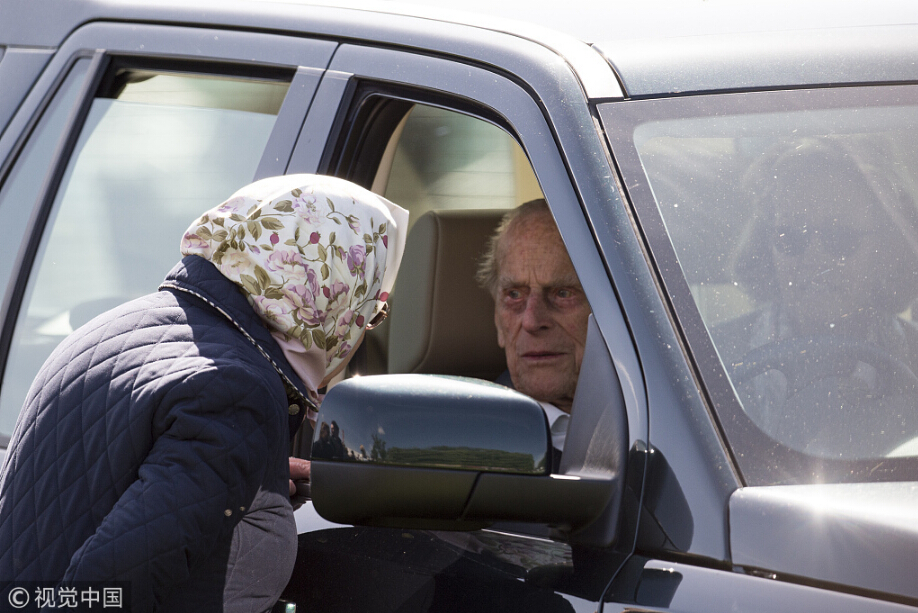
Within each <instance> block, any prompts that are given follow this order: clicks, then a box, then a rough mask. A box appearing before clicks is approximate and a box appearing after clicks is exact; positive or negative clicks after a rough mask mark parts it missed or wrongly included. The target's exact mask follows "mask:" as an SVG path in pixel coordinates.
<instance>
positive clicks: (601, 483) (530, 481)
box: [312, 375, 620, 531]
mask: <svg viewBox="0 0 918 613" xmlns="http://www.w3.org/2000/svg"><path fill="white" fill-rule="evenodd" d="M336 434H337V436H336ZM339 441H340V442H339ZM550 454H551V437H550V434H549V430H548V423H547V420H546V418H545V415H544V413H543V411H542V408H541V407H540V406H539V404H538V403H537V402H535V401H534V400H533V399H531V398H529V397H528V396H524V395H523V394H520V393H517V392H515V391H513V390H510V389H508V388H505V387H503V386H499V385H496V384H493V383H489V382H486V381H479V380H476V379H463V378H458V377H444V376H435V375H380V376H371V377H359V378H353V379H349V380H347V381H344V382H342V383H339V384H338V385H336V386H335V387H334V388H333V389H332V390H331V391H329V393H328V395H327V396H326V397H325V400H324V401H323V402H322V407H321V410H320V413H319V416H318V419H317V427H316V434H315V438H314V442H313V455H312V498H313V504H314V505H315V509H316V511H318V513H319V514H320V515H322V516H323V517H324V518H326V519H328V520H330V521H333V522H337V523H345V524H363V525H376V526H390V527H401V528H418V529H441V530H442V529H447V530H463V529H465V530H468V529H478V528H482V527H486V526H488V525H490V524H491V523H493V522H497V521H514V522H536V523H544V524H550V525H553V526H555V527H557V528H559V529H561V530H564V531H575V530H577V529H578V528H581V527H584V526H587V525H589V524H590V523H592V522H593V521H594V520H595V519H596V518H598V517H599V516H600V515H601V514H602V513H603V511H604V510H606V508H607V507H608V505H609V503H610V501H611V500H612V499H613V498H616V497H615V496H614V495H613V494H614V493H615V491H616V489H617V488H618V487H620V484H619V483H617V482H618V481H619V480H620V479H619V478H617V477H612V478H610V477H609V476H608V475H598V476H595V477H593V476H573V475H551V474H549V465H550V457H551V455H550Z"/></svg>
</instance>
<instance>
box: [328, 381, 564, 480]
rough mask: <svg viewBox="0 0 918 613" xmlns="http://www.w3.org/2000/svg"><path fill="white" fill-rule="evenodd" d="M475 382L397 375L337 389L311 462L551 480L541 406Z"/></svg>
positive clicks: (334, 389) (330, 401) (497, 387)
mask: <svg viewBox="0 0 918 613" xmlns="http://www.w3.org/2000/svg"><path fill="white" fill-rule="evenodd" d="M472 381H473V380H467V379H460V378H454V377H437V376H424V375H392V376H386V377H360V378H355V379H351V380H348V381H345V382H343V383H339V384H338V385H336V386H335V387H334V388H332V390H331V391H330V392H329V394H328V396H327V397H326V398H325V400H324V401H323V403H322V412H321V414H320V416H319V418H318V420H317V427H316V431H315V438H314V440H313V446H312V459H313V460H338V461H347V462H366V463H371V464H383V465H390V466H406V467H408V466H411V467H416V468H449V469H456V470H472V471H488V472H506V473H516V474H525V475H544V474H547V472H548V464H549V457H550V455H549V454H550V451H549V450H550V447H549V438H548V435H547V430H546V424H545V417H544V414H543V412H542V409H541V408H540V407H539V405H538V403H537V402H535V401H534V400H532V399H531V398H528V397H526V396H524V395H522V394H519V393H517V392H515V391H513V390H511V389H508V388H506V387H503V386H501V385H496V384H488V383H485V382H480V381H475V382H472ZM431 399H435V402H430V400H431Z"/></svg>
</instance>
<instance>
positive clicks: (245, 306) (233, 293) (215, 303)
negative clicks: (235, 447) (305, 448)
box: [159, 255, 316, 410]
mask: <svg viewBox="0 0 918 613" xmlns="http://www.w3.org/2000/svg"><path fill="white" fill-rule="evenodd" d="M159 289H160V290H161V291H162V290H178V291H181V292H185V293H189V294H192V295H194V296H197V297H198V298H200V299H201V300H203V301H204V302H206V303H207V304H209V305H210V306H211V307H213V308H214V309H216V310H217V311H219V312H220V313H222V314H223V316H224V317H226V318H227V319H229V321H230V322H231V323H233V324H234V325H235V326H236V328H238V329H239V330H240V331H241V332H242V333H243V334H244V335H245V336H246V337H247V338H248V339H249V340H250V341H251V342H252V343H253V344H254V345H255V346H256V347H257V348H258V350H259V351H260V352H261V354H262V355H263V356H264V357H265V359H267V360H268V361H269V362H271V364H272V365H273V366H274V369H275V370H276V371H277V372H278V374H279V375H281V378H282V379H283V380H284V387H286V388H288V390H287V394H288V396H289V395H290V393H291V391H292V392H295V394H296V395H297V396H299V400H302V401H304V402H305V403H306V405H307V406H308V407H311V408H312V409H313V410H315V408H316V402H315V401H314V400H311V399H310V396H309V392H308V390H307V388H306V385H305V384H304V383H303V381H302V380H301V379H300V378H299V376H297V374H296V373H295V372H294V371H293V368H291V366H290V364H289V362H287V359H286V358H285V357H284V353H283V351H281V348H280V346H278V344H277V342H276V341H275V340H274V337H272V336H271V333H270V332H269V331H268V328H267V327H266V326H265V325H264V324H263V323H262V321H261V319H260V318H259V317H258V315H257V314H256V313H255V311H254V309H252V307H251V305H250V304H249V302H248V300H246V298H245V296H244V295H243V293H242V292H241V291H240V290H239V288H238V287H237V286H236V285H235V284H234V283H233V282H232V281H230V280H229V279H227V278H226V277H224V276H223V275H222V274H221V273H220V271H219V270H217V268H216V267H215V266H214V265H213V264H211V263H210V262H209V261H207V260H205V259H204V258H202V257H198V256H196V255H188V256H185V257H184V258H182V261H181V262H179V263H178V264H176V266H175V268H173V269H172V270H171V271H170V272H169V274H168V275H166V280H165V281H163V283H162V284H161V285H160V286H159Z"/></svg>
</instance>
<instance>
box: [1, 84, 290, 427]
mask: <svg viewBox="0 0 918 613" xmlns="http://www.w3.org/2000/svg"><path fill="white" fill-rule="evenodd" d="M119 76H120V78H121V80H122V81H123V82H124V86H123V87H121V88H120V91H116V92H115V94H114V95H113V96H112V97H99V98H96V99H95V100H94V101H93V103H92V106H91V108H90V111H89V114H88V117H87V119H86V122H85V125H84V127H83V130H82V133H81V135H80V138H79V140H78V142H77V145H76V148H75V150H74V153H73V155H72V156H71V159H70V162H69V164H68V166H67V170H66V173H65V175H64V179H63V181H62V184H61V187H60V189H59V191H58V193H57V196H56V199H55V201H54V206H53V210H52V214H51V218H50V220H49V223H48V226H47V228H46V230H45V233H44V236H43V239H42V243H41V246H40V249H39V253H38V256H37V260H36V263H35V265H34V267H33V269H32V275H31V279H30V281H29V284H28V287H27V291H26V296H25V299H24V301H23V304H22V308H21V309H20V314H19V320H18V322H17V326H16V330H15V333H14V337H13V343H12V347H11V352H10V355H9V359H8V360H7V367H6V372H5V373H4V378H3V381H4V386H3V390H2V395H0V432H3V433H7V434H8V433H9V432H11V430H12V427H13V424H14V423H15V420H16V416H17V414H18V411H19V408H20V406H21V404H22V402H23V399H24V396H25V393H26V391H27V389H28V386H29V382H30V381H31V380H32V378H33V377H34V375H35V373H36V372H37V370H38V368H39V367H40V366H41V364H42V363H43V362H44V360H45V359H46V358H47V356H48V354H49V353H50V352H51V350H52V349H53V348H54V347H55V346H56V345H57V344H58V343H59V342H60V341H61V340H62V339H63V338H64V336H66V335H67V334H69V333H70V332H72V331H73V330H74V329H75V328H77V327H79V326H80V325H82V324H83V323H85V322H86V321H88V320H89V319H90V318H92V317H93V316H95V315H97V314H99V313H101V312H103V311H104V310H106V309H108V308H110V307H112V306H114V305H116V304H119V303H121V302H124V301H125V300H128V299H131V298H134V297H137V296H140V295H143V294H145V293H148V292H151V291H155V290H156V288H157V286H158V285H159V283H160V282H161V281H162V279H163V278H164V277H165V275H166V273H167V272H168V271H169V269H170V268H171V267H172V266H173V265H174V264H175V263H176V262H177V261H178V260H179V259H180V257H181V255H180V253H179V251H178V245H179V241H180V239H181V236H182V233H183V232H184V230H185V229H186V228H187V227H188V225H189V224H190V223H191V222H192V221H193V220H194V219H195V217H196V216H197V215H199V214H200V213H202V212H203V211H205V210H207V209H208V208H210V207H212V206H214V204H215V203H219V202H221V201H222V200H224V199H226V198H227V197H228V196H229V195H231V194H232V193H233V192H234V191H235V190H236V189H238V188H240V187H242V186H243V185H245V184H246V183H249V182H250V181H251V180H252V178H253V176H254V173H255V170H256V168H257V166H258V163H259V160H260V158H261V154H262V151H263V150H264V148H265V145H266V143H267V141H268V138H269V136H270V134H271V130H272V128H273V126H274V122H275V119H276V115H277V112H278V110H279V107H280V103H281V101H282V100H283V95H284V93H285V92H286V89H287V86H288V84H287V83H284V82H277V81H258V80H252V79H238V78H224V77H220V78H217V77H209V76H206V77H205V76H200V75H186V74H162V75H160V74H155V73H150V72H149V71H136V72H131V71H128V72H126V73H124V74H121V75H119Z"/></svg>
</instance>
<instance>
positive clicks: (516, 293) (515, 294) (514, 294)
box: [506, 289, 523, 300]
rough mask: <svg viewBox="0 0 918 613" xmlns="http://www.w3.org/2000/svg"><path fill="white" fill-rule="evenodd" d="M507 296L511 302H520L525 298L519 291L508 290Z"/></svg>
mask: <svg viewBox="0 0 918 613" xmlns="http://www.w3.org/2000/svg"><path fill="white" fill-rule="evenodd" d="M506 296H507V298H510V299H511V300H519V299H520V298H521V297H522V296H523V292H521V291H520V290H518V289H508V290H507V293H506Z"/></svg>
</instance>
